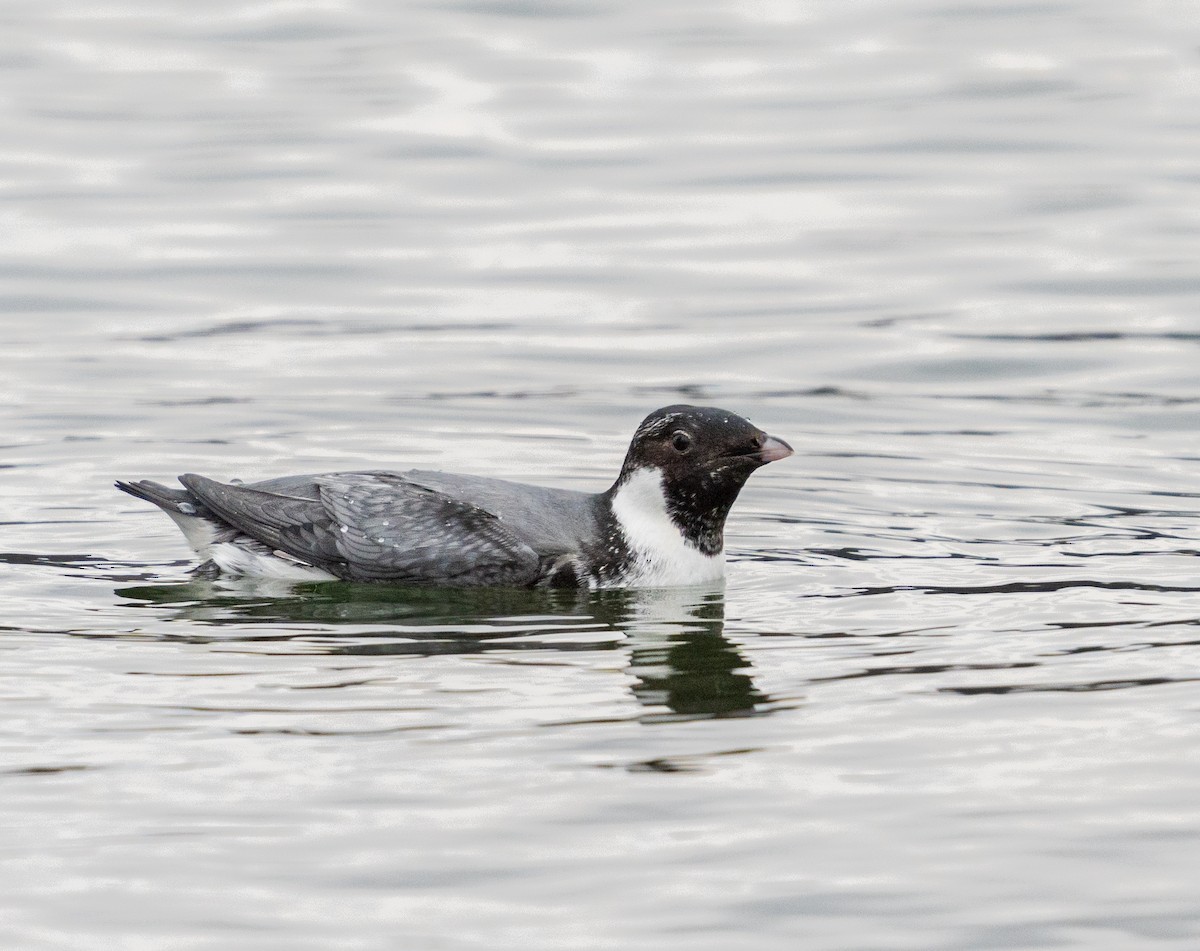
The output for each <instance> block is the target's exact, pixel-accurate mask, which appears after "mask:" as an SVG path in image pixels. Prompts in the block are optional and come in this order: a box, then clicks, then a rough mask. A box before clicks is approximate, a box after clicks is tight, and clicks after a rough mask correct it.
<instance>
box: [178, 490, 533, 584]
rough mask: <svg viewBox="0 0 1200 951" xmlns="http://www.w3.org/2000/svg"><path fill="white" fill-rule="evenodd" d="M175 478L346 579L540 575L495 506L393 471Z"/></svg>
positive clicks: (275, 543)
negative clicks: (244, 481) (246, 480)
mask: <svg viewBox="0 0 1200 951" xmlns="http://www.w3.org/2000/svg"><path fill="white" fill-rule="evenodd" d="M180 481H181V482H182V483H183V484H184V485H185V486H186V487H187V489H188V490H189V491H190V492H191V493H192V494H193V495H195V496H196V497H197V498H198V499H199V500H200V501H201V502H203V503H204V504H205V505H206V506H208V508H210V509H211V510H212V511H213V512H215V513H216V514H217V515H218V516H219V517H220V518H221V519H222V520H224V521H226V522H228V523H229V524H230V525H232V526H233V527H234V528H236V529H238V530H239V531H241V532H244V533H245V534H246V535H249V536H251V537H252V538H255V539H257V540H258V541H260V542H262V543H263V544H265V545H269V546H270V547H271V548H273V549H277V550H279V551H283V552H286V553H288V554H289V555H292V556H294V557H296V558H300V559H302V560H303V561H306V562H308V563H310V564H313V565H316V566H318V567H321V568H324V569H326V570H327V571H330V572H331V573H333V574H335V575H337V576H338V577H341V578H346V579H348V580H356V581H393V582H400V583H409V584H453V585H527V584H532V583H534V582H535V581H536V580H537V578H538V575H539V570H540V563H541V559H540V558H539V556H538V553H537V552H535V551H534V550H533V549H532V548H531V547H530V546H529V545H528V544H526V543H525V542H524V541H522V540H521V539H520V538H518V537H517V536H516V535H515V534H514V533H513V532H512V531H511V530H510V529H509V528H508V527H507V526H506V525H504V523H502V522H501V521H500V520H499V519H498V518H497V517H496V516H495V515H494V514H492V513H491V512H488V511H486V510H484V509H482V508H480V507H478V506H476V505H472V504H470V503H469V502H463V501H461V500H458V499H454V498H451V497H450V496H448V495H444V494H443V493H441V492H438V491H436V490H434V489H430V488H428V487H426V486H422V485H418V484H416V483H414V482H410V481H409V480H407V479H405V478H404V477H402V476H400V475H399V474H397V473H394V472H349V473H336V474H333V475H322V476H313V477H310V478H304V479H288V480H275V481H272V482H265V483H258V484H256V485H226V484H224V483H221V482H215V481H213V480H212V479H206V478H204V477H203V476H197V475H190V474H189V475H185V476H181V477H180Z"/></svg>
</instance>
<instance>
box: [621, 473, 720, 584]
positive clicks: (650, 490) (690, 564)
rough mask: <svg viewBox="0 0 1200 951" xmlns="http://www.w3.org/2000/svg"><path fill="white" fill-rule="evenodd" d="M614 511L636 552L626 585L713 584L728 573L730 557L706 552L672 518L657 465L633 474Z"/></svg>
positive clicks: (632, 549) (633, 551) (624, 487)
mask: <svg viewBox="0 0 1200 951" xmlns="http://www.w3.org/2000/svg"><path fill="white" fill-rule="evenodd" d="M612 510H613V514H614V515H615V516H616V517H617V521H618V522H619V523H620V525H621V530H622V531H623V532H624V533H625V539H626V541H627V542H628V543H629V547H630V550H631V551H632V553H633V564H632V565H631V567H630V571H629V575H628V576H627V577H626V578H625V579H624V584H626V585H631V586H635V587H647V588H670V587H676V586H681V585H697V584H710V583H712V582H713V581H719V580H720V579H721V578H723V577H725V556H724V555H723V554H721V553H718V554H716V555H706V554H704V552H702V551H700V549H698V548H696V547H695V546H694V545H691V544H689V543H688V542H687V541H686V540H685V539H684V537H683V534H682V533H681V532H680V531H679V527H678V526H677V525H676V524H675V523H674V522H673V521H671V516H670V515H669V514H668V513H667V500H666V496H665V495H664V494H663V483H662V472H660V471H659V470H658V469H655V468H653V467H647V468H645V469H638V470H637V471H636V472H634V473H633V475H631V476H630V477H629V478H628V479H627V480H626V481H625V483H624V484H623V485H622V486H621V487H620V488H619V489H617V494H616V495H615V496H613V501H612Z"/></svg>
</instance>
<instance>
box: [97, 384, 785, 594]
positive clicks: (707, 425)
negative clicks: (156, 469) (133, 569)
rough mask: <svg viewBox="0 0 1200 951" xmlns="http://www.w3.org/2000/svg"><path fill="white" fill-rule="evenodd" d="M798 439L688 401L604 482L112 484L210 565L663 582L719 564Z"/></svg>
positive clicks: (271, 572) (308, 574) (456, 577)
mask: <svg viewBox="0 0 1200 951" xmlns="http://www.w3.org/2000/svg"><path fill="white" fill-rule="evenodd" d="M791 454H792V447H791V446H789V445H788V444H787V443H786V442H784V441H783V440H782V439H778V438H776V437H774V436H769V435H767V434H766V433H765V432H763V431H762V430H760V429H758V428H757V427H755V426H753V425H751V424H750V423H749V422H748V421H747V420H745V419H743V418H742V417H740V416H737V415H735V414H734V413H730V412H727V411H726V410H721V409H715V408H713V407H700V406H684V405H677V406H666V407H663V408H662V409H658V410H655V411H654V412H653V413H651V414H650V415H649V416H647V417H646V418H645V420H643V421H642V424H641V425H640V426H638V428H637V431H636V432H635V433H634V434H633V439H632V441H631V442H630V444H629V451H628V452H627V453H626V454H625V461H624V463H623V464H622V466H621V471H620V473H619V474H618V475H617V478H616V481H615V482H614V483H613V484H612V486H611V487H610V488H608V489H606V490H605V491H603V492H597V493H589V492H578V491H574V490H569V489H551V488H542V487H540V486H535V485H526V484H524V483H518V482H508V481H504V480H502V479H493V478H488V477H485V476H472V475H453V474H450V473H443V472H427V471H422V470H416V469H414V470H409V471H406V472H391V471H384V470H367V471H361V472H334V473H329V474H325V475H301V476H285V477H283V478H276V479H267V480H265V481H262V482H252V483H239V482H233V483H223V482H217V481H214V480H213V479H208V478H205V477H204V476H200V475H192V474H187V475H182V476H180V477H179V482H180V483H182V485H183V488H182V489H173V488H169V487H167V486H164V485H160V484H158V483H157V482H151V481H148V480H143V481H139V482H117V483H116V486H117V488H119V489H121V490H122V491H124V492H128V493H129V494H130V495H133V496H136V497H137V498H139V499H145V500H146V501H148V502H153V503H154V504H155V505H157V506H158V507H159V508H161V509H162V510H163V511H164V512H166V513H167V515H169V516H170V517H171V518H172V519H173V520H174V521H175V523H176V525H178V526H179V528H180V529H181V530H182V532H183V534H184V537H185V538H186V539H187V541H188V543H189V544H190V545H191V547H192V548H193V549H194V550H195V551H196V553H197V554H198V555H199V556H200V557H201V558H202V559H203V562H202V563H201V564H200V565H199V566H198V567H197V568H196V569H195V570H196V572H197V573H198V574H200V575H201V576H204V577H217V576H219V575H243V576H257V577H272V578H283V579H290V580H294V581H306V580H308V581H314V580H334V579H342V580H348V581H377V582H390V583H393V584H400V585H443V586H454V587H477V586H489V585H490V586H514V587H535V586H536V587H668V586H678V585H694V584H705V583H708V582H712V581H716V580H718V579H720V578H722V577H723V576H724V570H725V569H724V547H725V517H726V516H727V515H728V514H729V510H730V507H731V506H732V505H733V503H734V501H735V500H736V499H737V496H738V493H739V492H740V491H741V488H742V486H743V485H745V483H746V480H747V479H748V478H749V477H750V474H751V473H752V472H754V471H755V470H756V469H758V468H759V467H760V466H763V465H765V464H766V463H768V462H774V461H776V460H778V459H783V458H786V457H787V456H790V455H791Z"/></svg>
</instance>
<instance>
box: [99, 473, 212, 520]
mask: <svg viewBox="0 0 1200 951" xmlns="http://www.w3.org/2000/svg"><path fill="white" fill-rule="evenodd" d="M114 485H116V487H117V488H118V489H120V490H121V491H122V492H128V493H129V494H130V495H132V496H133V497H134V498H136V499H144V500H145V501H147V502H153V503H154V504H155V505H157V506H158V507H159V508H160V509H163V510H164V511H166V512H180V513H182V514H184V515H194V514H196V509H197V508H198V506H196V505H195V504H194V502H193V500H192V496H191V494H190V493H188V492H185V491H184V490H183V489H171V488H168V487H167V486H165V485H159V484H158V483H157V482H151V481H150V480H149V479H142V480H141V481H140V482H121V481H117V482H115V483H114ZM184 506H187V507H186V508H185V507H184ZM189 508H190V509H191V511H189Z"/></svg>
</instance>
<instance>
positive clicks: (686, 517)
mask: <svg viewBox="0 0 1200 951" xmlns="http://www.w3.org/2000/svg"><path fill="white" fill-rule="evenodd" d="M791 454H792V447H791V446H789V445H788V444H787V443H786V442H784V441H783V440H782V439H777V438H775V437H774V436H769V435H767V434H766V433H765V432H763V431H762V430H761V429H759V428H758V427H757V426H754V425H753V424H751V423H750V422H749V421H748V420H746V419H743V418H742V417H741V416H738V415H737V414H735V413H731V412H729V411H728V410H723V409H716V408H715V407H710V406H686V405H677V406H664V407H663V408H662V409H659V410H655V411H654V412H653V413H651V414H650V415H649V416H647V417H646V418H645V419H644V420H643V421H642V424H641V425H640V426H639V427H638V428H637V431H636V432H635V433H634V434H633V441H632V442H631V443H630V444H629V452H628V453H627V454H626V456H625V462H624V464H623V465H622V466H621V475H620V477H619V478H618V479H617V484H616V485H615V486H614V489H616V488H619V487H620V485H621V483H622V482H624V481H625V480H626V479H628V478H629V476H630V475H631V474H632V473H634V472H636V471H637V470H639V469H645V468H648V467H652V468H654V469H657V470H658V471H659V472H660V473H662V481H663V492H664V495H665V496H666V500H667V505H668V510H669V511H670V513H671V517H672V518H673V519H674V521H675V522H676V524H678V525H679V526H680V527H681V528H682V529H683V530H684V531H685V533H686V534H688V535H689V536H693V535H694V534H695V533H699V534H700V535H704V534H707V535H709V536H712V535H713V533H715V538H714V539H712V541H713V542H715V544H716V546H717V549H716V550H720V545H721V532H722V529H723V527H724V524H725V516H726V515H728V514H729V509H730V507H731V506H732V505H733V503H734V501H735V500H736V499H737V496H738V492H740V491H741V489H742V486H743V485H745V484H746V480H747V479H748V478H750V474H751V473H752V472H754V470H755V469H757V468H759V467H760V466H763V465H766V464H767V463H768V462H774V461H776V460H777V459H784V458H786V457H787V456H790V455H791ZM702 547H709V546H708V545H707V544H706V545H702Z"/></svg>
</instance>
